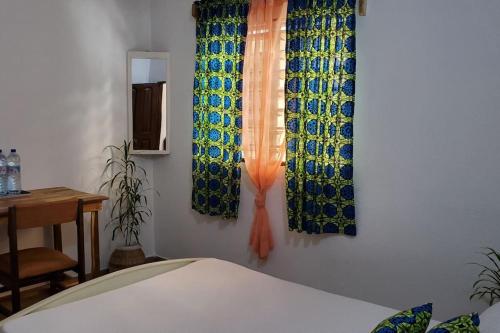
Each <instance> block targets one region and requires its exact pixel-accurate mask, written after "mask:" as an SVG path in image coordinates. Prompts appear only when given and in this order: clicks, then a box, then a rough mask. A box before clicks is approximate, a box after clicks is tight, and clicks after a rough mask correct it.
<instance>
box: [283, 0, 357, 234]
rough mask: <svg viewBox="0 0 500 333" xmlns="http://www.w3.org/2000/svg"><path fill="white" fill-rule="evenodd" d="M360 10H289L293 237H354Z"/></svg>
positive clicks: (320, 3)
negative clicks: (297, 234)
mask: <svg viewBox="0 0 500 333" xmlns="http://www.w3.org/2000/svg"><path fill="white" fill-rule="evenodd" d="M355 4H356V1H355V0H289V2H288V18H287V49H286V52H287V72H286V75H287V78H286V139H287V169H286V180H287V200H288V223H289V228H290V230H297V231H298V232H303V231H305V232H307V233H316V234H319V233H344V234H347V235H355V234H356V225H355V221H354V193H353V183H352V175H353V168H352V158H353V140H352V136H353V126H352V121H353V113H354V81H355V70H356V59H355V58H356V48H355V20H356V15H355Z"/></svg>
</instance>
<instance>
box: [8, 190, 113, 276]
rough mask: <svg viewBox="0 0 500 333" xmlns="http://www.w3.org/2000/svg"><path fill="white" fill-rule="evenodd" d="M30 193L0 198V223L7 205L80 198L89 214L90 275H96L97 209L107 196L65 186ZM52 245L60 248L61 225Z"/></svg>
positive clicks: (97, 264)
mask: <svg viewBox="0 0 500 333" xmlns="http://www.w3.org/2000/svg"><path fill="white" fill-rule="evenodd" d="M30 192H31V195H29V196H25V197H18V198H10V199H7V198H6V199H1V198H0V224H2V223H7V218H8V212H9V207H12V206H15V205H18V204H36V203H44V202H52V201H60V200H68V199H82V200H83V202H84V206H83V211H84V212H85V213H90V214H91V220H90V221H91V222H90V223H91V232H90V239H91V258H92V275H93V276H97V275H98V274H99V273H100V271H101V261H100V258H99V211H100V210H101V209H102V202H103V201H105V200H108V199H109V198H108V197H106V196H104V195H98V194H89V193H85V192H80V191H75V190H72V189H69V188H66V187H54V188H45V189H40V190H32V191H30ZM54 246H55V248H56V249H57V250H61V249H62V240H61V226H56V227H55V228H54Z"/></svg>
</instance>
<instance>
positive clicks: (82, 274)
mask: <svg viewBox="0 0 500 333" xmlns="http://www.w3.org/2000/svg"><path fill="white" fill-rule="evenodd" d="M86 280H87V277H86V276H85V271H82V269H81V267H80V268H79V269H78V283H84V282H85V281H86Z"/></svg>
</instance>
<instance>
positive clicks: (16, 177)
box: [7, 149, 21, 194]
mask: <svg viewBox="0 0 500 333" xmlns="http://www.w3.org/2000/svg"><path fill="white" fill-rule="evenodd" d="M7 189H8V191H9V194H20V193H21V157H19V155H18V154H17V152H16V150H15V149H11V150H10V155H9V156H8V157H7Z"/></svg>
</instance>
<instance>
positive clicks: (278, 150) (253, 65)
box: [243, 0, 287, 258]
mask: <svg viewBox="0 0 500 333" xmlns="http://www.w3.org/2000/svg"><path fill="white" fill-rule="evenodd" d="M286 7H287V1H286V0H252V3H251V6H250V12H249V15H248V33H247V39H246V49H245V66H244V70H243V119H244V121H243V154H244V158H245V165H246V168H247V171H248V174H249V176H250V179H251V180H252V183H253V184H254V185H255V187H256V190H257V194H256V197H255V218H254V222H253V226H252V233H251V236H250V245H251V247H252V249H253V250H254V251H255V252H256V253H257V254H258V255H259V257H260V258H267V256H268V254H269V251H270V250H272V248H273V246H274V242H273V236H272V231H271V228H270V225H269V216H268V213H267V210H266V192H267V190H268V189H269V187H271V185H272V184H273V183H274V181H275V180H276V177H277V175H278V172H279V170H280V165H281V162H282V161H283V157H284V154H285V128H284V91H283V90H284V68H283V67H284V64H285V59H284V57H285V50H284V49H285V45H284V39H283V36H284V32H285V31H284V27H285V22H286Z"/></svg>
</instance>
